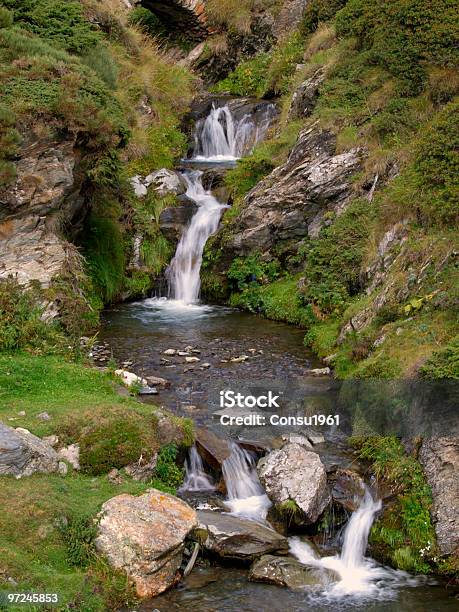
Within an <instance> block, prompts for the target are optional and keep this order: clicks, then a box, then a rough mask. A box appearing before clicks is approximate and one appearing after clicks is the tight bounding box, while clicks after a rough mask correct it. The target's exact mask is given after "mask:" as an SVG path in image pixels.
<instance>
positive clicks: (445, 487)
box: [419, 436, 459, 555]
mask: <svg viewBox="0 0 459 612" xmlns="http://www.w3.org/2000/svg"><path fill="white" fill-rule="evenodd" d="M419 459H420V461H421V464H422V466H423V468H424V472H425V475H426V478H427V482H428V484H429V485H430V487H431V489H432V498H433V507H432V518H433V522H434V525H435V532H436V534H437V544H438V548H439V550H440V552H441V553H442V554H444V555H446V554H451V553H453V552H454V551H455V550H457V549H458V547H459V478H458V474H459V437H457V436H455V437H442V438H432V439H429V440H424V441H423V443H422V446H421V450H420V453H419Z"/></svg>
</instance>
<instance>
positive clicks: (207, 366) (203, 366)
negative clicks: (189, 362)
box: [201, 363, 210, 368]
mask: <svg viewBox="0 0 459 612" xmlns="http://www.w3.org/2000/svg"><path fill="white" fill-rule="evenodd" d="M201 367H202V368H210V363H202V364H201Z"/></svg>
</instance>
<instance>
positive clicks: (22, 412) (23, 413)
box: [18, 410, 26, 416]
mask: <svg viewBox="0 0 459 612" xmlns="http://www.w3.org/2000/svg"><path fill="white" fill-rule="evenodd" d="M25 415H26V412H25V410H21V412H18V416H25Z"/></svg>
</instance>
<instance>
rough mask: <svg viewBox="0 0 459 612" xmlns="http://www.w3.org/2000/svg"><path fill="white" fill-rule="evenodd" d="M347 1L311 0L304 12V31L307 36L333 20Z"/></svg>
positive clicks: (302, 25)
mask: <svg viewBox="0 0 459 612" xmlns="http://www.w3.org/2000/svg"><path fill="white" fill-rule="evenodd" d="M346 2H347V0H310V2H308V4H307V5H306V9H305V11H304V17H303V22H302V24H301V27H302V30H303V32H304V33H305V34H310V33H311V32H314V30H315V29H316V28H317V26H318V25H319V24H320V23H323V22H324V21H329V20H330V19H332V18H333V17H334V16H335V15H336V13H337V12H338V11H339V10H340V9H341V8H343V6H345V4H346Z"/></svg>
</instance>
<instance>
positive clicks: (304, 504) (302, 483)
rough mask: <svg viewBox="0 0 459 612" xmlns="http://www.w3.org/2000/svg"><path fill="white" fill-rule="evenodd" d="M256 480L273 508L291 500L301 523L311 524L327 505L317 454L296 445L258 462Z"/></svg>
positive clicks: (328, 498)
mask: <svg viewBox="0 0 459 612" xmlns="http://www.w3.org/2000/svg"><path fill="white" fill-rule="evenodd" d="M257 472H258V476H259V478H260V482H261V484H262V485H263V487H264V489H265V491H266V493H267V495H268V497H269V498H270V499H271V501H272V502H273V503H275V504H276V505H278V504H281V503H282V502H286V501H288V500H293V501H294V502H295V503H296V505H297V506H298V508H299V509H300V510H301V511H302V513H303V522H304V523H306V524H311V523H315V522H316V521H317V519H318V518H319V516H320V515H321V514H322V512H323V511H324V510H325V508H326V507H327V505H328V504H329V503H330V501H331V497H330V492H329V490H328V485H327V474H326V471H325V467H324V465H323V463H322V461H321V460H320V457H319V455H318V454H317V453H313V452H311V451H308V450H306V449H305V448H304V447H303V446H300V445H299V444H287V445H286V446H284V447H283V448H282V449H280V450H274V451H272V452H271V453H269V455H267V456H266V457H263V458H262V459H260V461H259V462H258V466H257Z"/></svg>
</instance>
